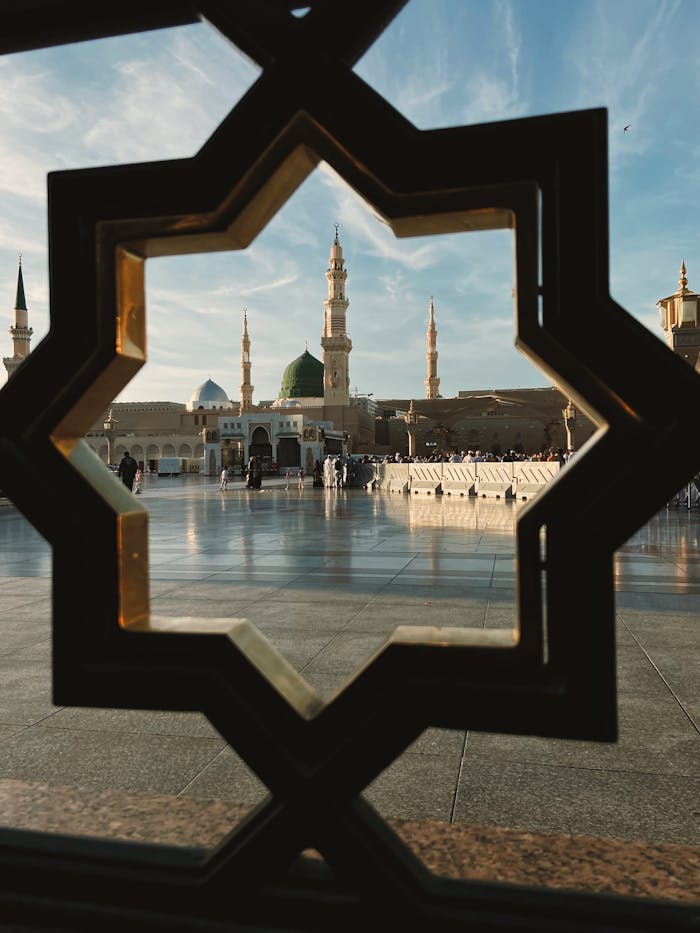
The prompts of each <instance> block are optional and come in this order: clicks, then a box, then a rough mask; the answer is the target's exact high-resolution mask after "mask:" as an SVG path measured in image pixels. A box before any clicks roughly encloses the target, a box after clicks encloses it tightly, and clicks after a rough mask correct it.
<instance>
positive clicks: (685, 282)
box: [678, 259, 688, 292]
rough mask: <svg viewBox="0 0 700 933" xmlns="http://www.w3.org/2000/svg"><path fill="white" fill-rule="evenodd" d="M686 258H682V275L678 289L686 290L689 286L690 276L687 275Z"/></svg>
mask: <svg viewBox="0 0 700 933" xmlns="http://www.w3.org/2000/svg"><path fill="white" fill-rule="evenodd" d="M685 273H686V268H685V259H682V260H681V277H680V278H679V279H678V285H679V288H678V290H679V291H681V292H684V291H685V290H686V288H687V287H688V278H687V276H686V274H685Z"/></svg>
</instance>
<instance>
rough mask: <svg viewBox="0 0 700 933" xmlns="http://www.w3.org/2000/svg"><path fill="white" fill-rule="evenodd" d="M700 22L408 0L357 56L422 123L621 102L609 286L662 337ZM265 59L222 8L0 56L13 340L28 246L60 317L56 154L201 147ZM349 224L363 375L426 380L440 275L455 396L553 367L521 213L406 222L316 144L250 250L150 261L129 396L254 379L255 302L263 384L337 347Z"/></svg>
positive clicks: (605, 6)
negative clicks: (333, 289)
mask: <svg viewBox="0 0 700 933" xmlns="http://www.w3.org/2000/svg"><path fill="white" fill-rule="evenodd" d="M699 31H700V3H698V2H697V0H651V2H647V0H567V2H566V3H562V2H561V0H492V2H484V0H411V2H409V4H408V5H407V7H405V8H404V10H403V11H402V12H401V13H400V14H399V15H398V16H397V17H396V19H395V20H394V21H393V22H392V24H391V25H390V26H389V28H388V29H387V30H386V31H385V33H384V34H383V35H382V36H380V37H379V39H378V40H377V41H376V42H375V44H374V45H373V46H372V47H371V48H370V49H369V50H368V51H367V52H366V53H365V55H364V56H363V58H362V59H360V61H359V62H358V64H357V65H356V67H355V71H356V72H357V73H358V75H359V76H360V77H361V78H362V79H363V80H364V81H366V82H367V83H368V84H369V85H371V86H372V87H373V88H374V89H375V90H376V91H378V92H379V93H380V94H382V95H383V96H384V97H386V99H387V100H388V101H389V102H390V103H391V104H392V105H393V106H394V107H396V108H397V109H398V110H400V111H401V112H402V113H403V115H404V116H405V117H406V118H407V119H408V120H410V121H411V122H412V123H414V124H415V125H416V126H417V127H419V128H420V129H431V128H438V127H448V126H457V125H462V124H468V123H481V122H489V121H495V120H501V119H512V118H517V117H527V116H534V115H538V114H547V113H555V112H561V111H569V110H579V109H586V108H589V107H605V108H607V110H608V131H609V186H610V292H611V295H612V296H613V298H614V299H615V300H616V301H617V302H619V303H620V304H621V305H622V306H623V307H624V308H625V309H626V310H627V311H628V312H629V313H630V314H632V315H634V316H635V317H636V318H638V319H639V320H640V321H641V322H642V323H643V324H645V325H646V326H647V327H648V328H649V329H650V330H651V331H652V332H653V333H654V334H656V336H657V337H659V339H662V338H663V332H662V331H661V329H660V327H659V324H658V312H657V310H656V302H657V300H658V299H659V298H661V297H664V296H666V295H669V294H671V293H672V292H674V291H675V289H676V287H677V281H678V269H679V266H680V263H681V259H683V258H684V259H685V262H686V266H687V269H688V279H689V286H690V287H691V288H695V289H696V290H698V291H700V242H699V238H698V235H697V226H698V217H697V215H696V214H695V211H694V206H695V204H696V203H698V200H699V195H700V161H699V160H698V156H699V155H700V135H699V134H698V89H699V87H698V85H699V84H700V67H699V64H700V62H699V59H700V47H698V45H697V43H696V42H695V41H694V39H695V36H697V35H698V34H699ZM258 74H259V69H258V68H257V66H256V65H255V64H254V63H252V62H250V61H249V60H247V59H246V58H245V57H243V56H242V55H241V54H240V52H238V50H237V49H236V48H235V47H234V46H232V45H231V44H230V43H229V42H228V40H226V39H224V38H223V37H222V36H220V35H219V34H218V33H217V32H216V31H215V30H214V29H213V28H212V27H210V26H209V25H208V24H205V23H200V24H197V25H193V26H187V27H181V28H177V29H168V30H158V31H154V32H149V33H141V34H138V35H132V36H126V37H119V38H114V39H106V40H100V41H96V42H89V43H76V44H73V45H68V46H62V47H59V48H53V49H44V50H39V51H35V52H26V53H20V54H16V55H9V56H4V57H0V323H2V322H3V321H4V324H2V327H1V328H0V332H1V333H2V334H4V335H5V336H4V337H3V338H2V340H3V341H4V343H2V341H0V343H2V345H1V346H0V350H1V352H2V355H3V356H4V355H10V354H11V352H12V342H11V339H10V337H9V334H8V328H9V327H10V325H11V324H12V319H13V313H12V309H13V306H14V300H15V291H16V281H17V263H18V254H19V253H21V254H22V267H23V275H24V285H25V291H26V297H27V304H28V308H29V322H30V325H31V326H32V327H33V328H34V336H33V339H32V347H33V348H35V347H36V345H37V343H38V342H39V341H40V340H41V338H42V337H43V336H44V335H45V334H46V333H47V331H48V327H49V289H48V252H47V223H46V175H47V173H48V172H49V171H55V170H60V169H76V168H87V167H92V166H97V165H112V164H122V163H129V162H140V161H150V160H159V159H171V158H183V157H189V156H191V155H193V154H194V153H195V152H197V150H198V149H199V148H200V147H201V146H202V145H203V144H204V142H205V141H206V140H207V138H208V137H209V136H210V135H211V133H213V131H214V130H215V129H216V127H217V125H218V124H219V123H220V122H221V120H222V119H223V118H224V117H225V116H226V114H227V113H228V112H229V111H230V110H231V109H232V107H234V106H235V104H236V102H237V101H238V100H239V99H240V97H241V96H242V95H243V94H244V93H245V92H246V91H247V89H248V88H249V87H250V86H251V85H252V84H253V83H254V82H255V80H256V78H257V76H258ZM627 125H629V129H628V131H627V132H624V127H625V126H627ZM336 223H337V224H339V230H340V233H339V235H340V242H341V244H342V247H343V252H344V255H345V259H346V268H347V270H348V279H347V297H348V298H349V300H350V306H349V310H348V316H347V329H348V333H349V336H350V338H351V339H352V343H353V350H352V353H351V355H350V384H351V393H352V394H359V395H365V394H368V393H372V394H373V395H374V396H375V397H376V398H411V397H413V398H422V397H424V395H425V387H424V382H423V380H424V378H425V368H426V363H425V351H426V329H427V323H428V305H429V301H430V296H431V295H432V296H433V297H434V303H435V314H436V324H437V330H438V338H437V340H438V353H439V358H438V375H439V376H440V379H441V385H440V391H441V394H442V395H443V396H451V395H456V394H457V393H458V392H459V391H460V390H465V389H490V388H501V389H505V388H518V387H535V386H544V385H548V384H549V382H548V380H547V379H546V378H545V377H544V376H543V375H542V374H541V373H540V372H539V371H538V370H537V369H536V368H535V367H534V366H533V365H532V364H531V363H530V362H529V361H528V360H527V359H525V358H524V357H523V356H521V355H520V354H519V353H518V352H517V351H516V350H515V348H514V346H513V312H514V309H513V299H512V288H513V261H514V255H513V240H512V235H511V233H510V232H508V231H491V232H486V233H466V234H454V235H449V236H441V237H420V238H409V239H401V240H398V239H396V238H395V237H394V235H393V234H392V233H391V231H390V230H389V229H388V228H387V227H386V226H385V225H384V224H382V223H381V222H380V221H379V220H378V219H377V218H376V216H375V215H374V213H373V211H372V210H371V209H370V208H369V207H368V206H367V205H366V204H365V203H364V202H363V201H362V200H361V199H360V198H359V196H358V195H356V194H355V192H354V191H353V190H352V189H351V188H350V187H349V186H348V185H347V184H346V183H345V182H344V181H343V180H342V179H341V178H339V177H338V176H337V175H336V174H335V172H334V171H333V170H332V169H331V168H330V167H329V166H327V165H325V164H321V165H320V166H319V167H318V168H317V169H316V171H315V172H314V173H313V174H312V175H311V176H310V177H309V178H308V179H307V180H306V182H304V184H303V185H302V186H301V188H300V189H298V190H297V191H296V192H295V194H294V195H293V196H292V198H291V199H290V200H289V201H288V202H287V203H286V204H285V205H284V207H283V208H282V209H281V211H280V212H279V213H278V214H277V215H276V216H275V217H274V218H273V219H272V220H271V221H270V223H269V224H268V226H267V227H266V228H265V230H264V231H262V233H261V234H260V235H259V236H258V237H257V239H256V240H255V241H254V242H253V243H252V244H251V246H250V247H249V248H248V249H247V250H244V251H235V252H230V253H215V254H211V255H197V256H185V257H176V258H162V259H155V260H149V262H148V263H147V269H146V283H147V328H148V352H149V358H148V361H147V363H146V364H145V366H144V367H143V368H142V369H141V370H140V372H139V373H138V374H137V375H136V376H135V377H134V378H133V379H132V381H131V382H130V383H129V385H128V386H126V387H125V389H124V390H123V391H122V392H121V394H120V395H119V397H118V400H119V401H173V402H182V403H184V402H186V401H187V400H188V399H189V398H190V396H191V395H192V392H193V390H194V389H195V388H196V387H197V386H198V385H200V384H201V383H202V382H204V381H205V380H206V379H207V378H212V379H213V380H214V381H215V382H217V383H219V385H221V386H222V387H223V388H224V389H225V390H226V392H227V393H228V395H229V397H230V398H232V399H238V397H239V390H238V387H239V385H240V381H241V370H240V352H241V351H240V338H241V329H242V317H243V308H247V315H248V327H249V333H250V338H251V359H252V364H253V365H252V381H253V384H254V386H255V393H254V401H255V402H259V401H261V400H266V399H273V398H275V397H276V396H277V395H278V393H279V388H280V382H281V376H282V372H283V370H284V367H285V366H286V365H287V363H289V362H290V361H291V360H293V359H295V358H296V357H297V356H299V355H300V354H301V353H302V352H303V351H304V349H305V346H306V345H307V344H308V349H309V351H310V352H311V353H313V354H314V355H315V356H317V357H319V358H321V355H322V351H321V347H320V336H321V329H322V324H323V301H324V299H325V298H326V296H327V284H326V280H325V271H326V269H327V267H328V257H329V253H330V246H331V243H332V240H333V235H334V224H336ZM601 339H605V335H601ZM620 352H621V354H622V355H624V348H620ZM5 378H6V372H5V370H4V367H3V371H2V373H1V374H0V385H1V384H2V383H3V382H4V381H5Z"/></svg>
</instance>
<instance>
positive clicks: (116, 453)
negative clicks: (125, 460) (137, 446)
mask: <svg viewBox="0 0 700 933" xmlns="http://www.w3.org/2000/svg"><path fill="white" fill-rule="evenodd" d="M128 449H129V448H128V447H125V446H124V444H117V446H116V447H113V448H112V457H113V458H114V460H113V462H114V463H119V461H120V460H121V458H122V457H123V456H124V454H125V453H126V452H127V450H128Z"/></svg>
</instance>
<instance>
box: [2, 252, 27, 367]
mask: <svg viewBox="0 0 700 933" xmlns="http://www.w3.org/2000/svg"><path fill="white" fill-rule="evenodd" d="M33 333H34V331H33V330H32V328H31V327H29V318H28V315H27V301H26V299H25V297H24V280H23V279H22V254H21V253H20V256H19V271H18V273H17V297H16V299H15V323H14V325H13V326H12V327H11V328H10V336H11V337H12V356H6V357H4V358H3V363H4V364H5V369H6V370H7V378H8V379H10V378H11V376H13V375H14V372H15V370H16V369H17V367H18V366H19V364H20V363H21V362H22V360H23V359H24V358H25V357H26V356H29V342H30V340H31V339H32V334H33Z"/></svg>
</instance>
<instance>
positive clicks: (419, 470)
mask: <svg viewBox="0 0 700 933" xmlns="http://www.w3.org/2000/svg"><path fill="white" fill-rule="evenodd" d="M443 466H444V464H442V463H409V464H408V477H409V487H408V488H409V490H410V493H411V495H412V496H414V495H424V496H439V495H440V494H441V493H442V473H443V471H442V467H443Z"/></svg>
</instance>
